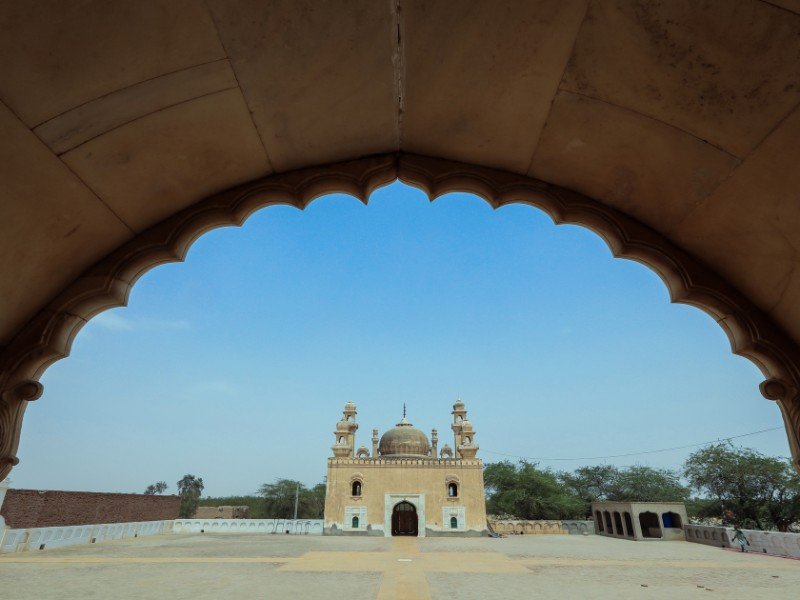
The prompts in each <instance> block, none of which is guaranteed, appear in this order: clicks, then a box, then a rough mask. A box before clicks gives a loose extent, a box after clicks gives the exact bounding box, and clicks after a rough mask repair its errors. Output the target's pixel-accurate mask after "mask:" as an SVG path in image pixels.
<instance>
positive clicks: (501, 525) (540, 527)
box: [489, 519, 594, 535]
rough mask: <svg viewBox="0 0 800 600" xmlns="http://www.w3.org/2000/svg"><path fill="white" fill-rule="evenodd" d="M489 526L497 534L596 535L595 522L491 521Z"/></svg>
mask: <svg viewBox="0 0 800 600" xmlns="http://www.w3.org/2000/svg"><path fill="white" fill-rule="evenodd" d="M489 526H490V527H491V529H492V531H494V532H495V533H506V534H512V535H513V534H518V535H519V534H523V535H581V534H584V533H585V534H589V535H594V521H574V520H568V521H551V520H535V521H526V520H522V519H489Z"/></svg>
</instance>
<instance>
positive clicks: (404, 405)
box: [403, 402, 406, 419]
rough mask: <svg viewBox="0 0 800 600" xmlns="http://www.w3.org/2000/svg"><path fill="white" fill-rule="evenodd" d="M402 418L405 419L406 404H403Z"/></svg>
mask: <svg viewBox="0 0 800 600" xmlns="http://www.w3.org/2000/svg"><path fill="white" fill-rule="evenodd" d="M403 418H404V419H405V418H406V403H405V402H403Z"/></svg>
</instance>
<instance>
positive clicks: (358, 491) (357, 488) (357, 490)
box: [353, 479, 361, 496]
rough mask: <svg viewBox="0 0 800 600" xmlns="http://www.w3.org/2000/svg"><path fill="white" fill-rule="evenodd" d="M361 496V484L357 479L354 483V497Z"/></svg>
mask: <svg viewBox="0 0 800 600" xmlns="http://www.w3.org/2000/svg"><path fill="white" fill-rule="evenodd" d="M360 495H361V482H360V481H358V479H356V480H355V481H354V482H353V496H360Z"/></svg>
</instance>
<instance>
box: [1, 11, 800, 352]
mask: <svg viewBox="0 0 800 600" xmlns="http://www.w3.org/2000/svg"><path fill="white" fill-rule="evenodd" d="M798 103H800V1H797V0H774V1H773V2H767V1H761V0H714V1H704V2H697V1H695V0H671V1H670V2H660V3H657V2H634V1H627V0H620V1H618V2H613V1H610V0H608V1H606V0H597V1H587V0H535V1H534V0H519V1H512V2H483V1H477V0H476V1H473V2H465V1H464V0H383V1H381V0H361V1H350V2H342V1H337V2H323V1H322V0H285V1H278V0H272V1H265V0H206V1H203V0H161V1H156V0H142V1H138V2H130V1H129V0H97V1H81V2H78V1H74V2H64V1H63V0H52V1H51V2H37V3H29V2H19V1H14V0H7V1H1V2H0V182H2V185H1V186H0V233H1V235H0V346H2V345H4V344H7V343H8V342H9V341H10V340H11V339H12V338H13V337H14V335H15V334H16V333H17V332H18V331H20V330H21V328H22V327H23V326H24V325H25V323H27V322H28V321H30V319H31V318H32V317H34V315H35V314H36V313H37V312H38V311H40V310H41V309H42V307H44V306H45V305H46V304H47V303H48V302H49V301H50V300H51V299H52V298H53V297H54V296H56V294H58V292H59V291H60V290H62V289H63V288H64V287H65V286H67V285H68V284H69V283H70V282H72V281H73V280H75V279H76V277H78V276H79V275H80V274H81V273H82V272H84V271H86V270H87V269H88V268H89V267H90V266H91V265H93V264H95V263H96V262H97V261H99V260H100V259H102V258H103V257H104V256H106V255H107V254H109V253H110V252H111V251H113V250H114V249H115V248H117V247H119V246H120V245H122V244H124V243H126V242H128V241H130V240H131V239H132V238H134V237H135V236H136V235H137V234H139V233H141V232H143V231H145V230H146V229H148V228H150V227H152V226H154V225H155V224H157V223H159V222H161V221H162V220H164V219H166V218H168V217H170V216H171V215H173V214H174V213H176V212H177V211H179V210H182V209H184V208H186V207H189V206H191V205H193V204H195V203H196V202H198V201H200V200H201V199H203V198H204V197H206V196H208V195H210V194H213V193H216V192H219V191H221V190H225V189H227V188H230V187H232V186H235V185H238V184H242V183H244V182H247V181H250V180H253V179H256V178H259V177H262V176H265V175H269V174H271V173H278V172H284V171H288V170H293V169H298V168H301V167H306V166H309V165H316V164H324V163H332V162H337V161H342V160H349V159H353V158H358V157H362V156H367V155H373V154H382V153H393V152H407V153H415V154H423V155H428V156H434V157H441V158H446V159H451V160H457V161H462V162H466V163H471V164H475V165H482V166H487V167H492V168H495V169H502V170H505V171H510V172H513V173H516V174H523V175H528V176H530V177H534V178H537V179H540V180H543V181H546V182H550V183H553V184H556V185H559V186H563V187H566V188H570V189H573V190H576V191H578V192H581V193H583V194H586V195H588V196H590V197H593V198H595V199H597V200H599V201H600V202H602V203H604V204H606V205H607V206H610V207H612V208H616V209H618V210H620V211H622V212H623V213H625V214H627V215H630V216H631V217H633V218H635V219H637V220H639V221H641V222H643V223H644V224H646V225H648V226H650V227H652V228H653V229H655V230H656V231H658V232H659V233H661V234H663V235H664V236H665V237H666V238H668V239H669V240H671V241H672V242H674V243H675V244H676V245H677V246H678V247H680V248H683V249H684V250H686V251H688V252H689V253H691V254H693V255H694V256H696V257H698V258H699V259H700V260H701V261H703V262H705V263H706V264H707V265H709V266H710V267H711V268H712V269H713V270H714V271H716V272H717V273H718V274H720V275H721V276H722V277H723V278H725V279H726V280H727V281H728V282H729V283H730V284H731V285H732V286H733V287H735V288H737V289H738V290H739V291H741V292H742V293H743V294H744V295H745V296H746V297H747V298H749V299H750V300H751V301H752V303H753V304H754V305H755V306H756V307H758V308H759V309H761V311H763V312H764V313H766V314H767V315H769V316H770V317H771V318H772V319H773V320H774V322H776V323H777V324H778V325H780V326H781V327H782V328H783V329H784V330H785V331H786V332H787V333H788V334H789V335H790V336H791V337H792V338H793V339H794V340H795V341H797V342H800V273H799V272H798V270H797V269H796V267H797V265H798V262H799V259H798V248H800V192H799V191H798V190H800V169H798V168H797V164H798V159H800V110H798Z"/></svg>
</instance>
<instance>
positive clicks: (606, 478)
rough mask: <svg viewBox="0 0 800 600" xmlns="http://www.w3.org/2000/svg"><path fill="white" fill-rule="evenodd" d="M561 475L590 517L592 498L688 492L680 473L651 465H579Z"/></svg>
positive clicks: (641, 498)
mask: <svg viewBox="0 0 800 600" xmlns="http://www.w3.org/2000/svg"><path fill="white" fill-rule="evenodd" d="M558 478H559V480H560V481H561V482H562V483H563V484H564V485H565V486H566V488H567V489H568V490H569V492H570V493H572V494H574V495H576V496H578V497H579V498H580V499H581V500H582V501H583V507H584V516H587V517H590V516H591V514H592V502H602V501H604V500H616V501H635V502H658V501H664V502H680V501H683V500H686V498H688V496H689V490H688V488H686V487H685V486H684V485H682V484H681V481H680V476H679V475H678V473H675V472H674V471H669V470H666V469H654V468H652V467H644V466H633V467H627V468H624V469H618V468H617V467H614V466H612V465H601V466H596V467H580V468H579V469H575V471H573V472H572V473H566V472H562V473H559V474H558Z"/></svg>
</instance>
